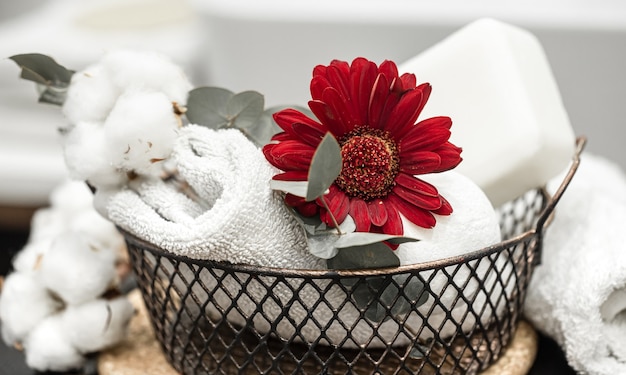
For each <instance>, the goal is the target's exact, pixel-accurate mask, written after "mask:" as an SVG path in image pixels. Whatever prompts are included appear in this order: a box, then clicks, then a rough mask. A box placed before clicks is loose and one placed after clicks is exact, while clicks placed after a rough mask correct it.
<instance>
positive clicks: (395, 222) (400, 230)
mask: <svg viewBox="0 0 626 375" xmlns="http://www.w3.org/2000/svg"><path fill="white" fill-rule="evenodd" d="M385 209H386V210H387V221H386V222H385V224H384V225H383V227H382V231H383V233H385V234H392V235H395V236H401V235H403V234H404V226H403V225H402V218H401V217H400V214H399V213H398V210H396V208H395V207H394V205H393V203H391V202H389V203H387V202H385Z"/></svg>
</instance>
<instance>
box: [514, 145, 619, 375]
mask: <svg viewBox="0 0 626 375" xmlns="http://www.w3.org/2000/svg"><path fill="white" fill-rule="evenodd" d="M559 181H561V179H559V178H557V179H555V180H554V181H552V182H551V183H550V185H549V189H550V190H551V191H554V190H555V189H556V186H558V185H557V184H558V182H559ZM625 192H626V175H625V174H624V173H623V171H621V170H620V169H619V167H618V166H616V165H615V164H613V163H612V162H610V161H609V160H606V159H605V158H602V157H599V156H594V155H591V154H588V153H586V154H584V155H583V157H582V158H581V163H580V167H579V169H578V172H577V174H576V176H575V177H574V179H573V180H572V182H571V184H570V186H569V187H568V189H567V191H566V192H565V194H564V195H563V197H562V198H561V201H560V202H559V204H558V206H557V208H556V209H557V214H556V216H555V218H554V221H553V222H552V223H551V225H550V227H549V228H548V230H547V231H546V234H545V239H544V244H543V254H542V259H541V265H540V266H539V267H537V269H536V270H535V272H534V275H533V278H532V280H531V283H530V285H529V288H528V295H527V299H526V303H525V307H524V313H525V315H526V317H527V319H528V320H530V321H531V322H532V323H533V325H534V326H535V327H537V328H538V329H539V330H540V331H542V332H544V333H546V334H547V335H549V336H551V337H552V338H554V339H555V340H556V341H557V342H558V343H559V344H560V345H561V347H562V348H563V350H564V352H565V354H566V357H567V361H568V363H569V364H570V366H572V367H573V368H574V369H575V370H576V371H578V372H580V373H585V374H590V375H609V374H611V375H612V374H626V241H625V240H624V223H626V196H625V195H624V193H625Z"/></svg>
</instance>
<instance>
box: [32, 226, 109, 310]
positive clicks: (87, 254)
mask: <svg viewBox="0 0 626 375" xmlns="http://www.w3.org/2000/svg"><path fill="white" fill-rule="evenodd" d="M114 260H115V253H114V252H113V251H111V250H108V249H102V248H98V247H96V246H94V245H93V244H90V243H89V241H88V239H87V238H86V237H85V236H83V235H81V234H78V233H66V234H63V235H60V236H58V237H57V238H56V239H55V240H54V241H53V243H52V246H51V248H50V250H49V251H48V253H47V254H46V256H44V257H43V259H42V261H41V269H40V274H41V279H42V281H43V283H44V284H45V285H46V286H47V287H48V288H49V289H50V290H52V291H54V292H55V293H56V294H57V295H59V297H61V298H62V299H63V301H65V302H66V303H68V304H70V305H76V304H80V303H84V302H86V301H89V300H92V299H94V298H97V297H98V296H100V295H102V293H104V292H105V291H106V289H107V288H108V286H109V285H110V284H111V283H112V281H113V280H114V278H115V275H116V274H115V265H114Z"/></svg>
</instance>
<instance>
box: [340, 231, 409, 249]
mask: <svg viewBox="0 0 626 375" xmlns="http://www.w3.org/2000/svg"><path fill="white" fill-rule="evenodd" d="M383 241H389V242H392V243H394V244H396V245H399V244H401V243H405V242H418V241H419V239H417V238H410V237H403V236H397V235H393V234H383V233H370V232H354V233H347V234H345V235H343V236H341V238H340V239H339V240H338V241H337V243H336V244H335V246H336V247H337V248H344V247H353V246H364V245H369V244H373V243H377V242H383Z"/></svg>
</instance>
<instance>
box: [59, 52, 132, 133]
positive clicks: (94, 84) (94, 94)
mask: <svg viewBox="0 0 626 375" xmlns="http://www.w3.org/2000/svg"><path fill="white" fill-rule="evenodd" d="M120 93H121V90H120V89H119V88H118V87H116V86H115V85H114V83H113V82H112V80H111V77H110V76H109V75H108V71H107V70H105V69H104V68H103V67H102V65H101V64H95V65H92V66H90V67H88V68H87V69H85V70H83V71H81V72H77V73H75V74H74V75H73V76H72V81H71V82H70V85H69V87H68V90H67V97H66V99H65V102H64V104H63V114H64V115H65V117H66V118H67V119H68V120H69V122H70V123H71V124H78V123H80V122H102V121H104V120H105V119H106V117H107V115H108V114H109V112H110V111H111V108H113V105H114V104H115V100H116V99H117V97H118V96H119V95H120Z"/></svg>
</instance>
